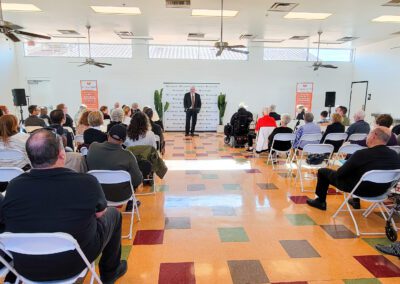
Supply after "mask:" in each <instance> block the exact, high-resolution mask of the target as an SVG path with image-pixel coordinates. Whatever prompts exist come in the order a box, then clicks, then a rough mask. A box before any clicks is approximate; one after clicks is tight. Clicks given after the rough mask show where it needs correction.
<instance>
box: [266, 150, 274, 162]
mask: <svg viewBox="0 0 400 284" xmlns="http://www.w3.org/2000/svg"><path fill="white" fill-rule="evenodd" d="M271 153H272V151H269V154H268V159H267V166H268V165H269V161H270V160H271V161H272V156H271ZM273 165H274V162H273V161H272V166H273Z"/></svg>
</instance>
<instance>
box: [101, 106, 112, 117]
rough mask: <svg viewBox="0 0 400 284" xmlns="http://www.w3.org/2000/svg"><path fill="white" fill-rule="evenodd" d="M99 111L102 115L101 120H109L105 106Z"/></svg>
mask: <svg viewBox="0 0 400 284" xmlns="http://www.w3.org/2000/svg"><path fill="white" fill-rule="evenodd" d="M100 111H101V113H102V114H103V119H104V120H106V119H111V118H110V115H109V114H108V107H107V106H102V107H101V108H100Z"/></svg>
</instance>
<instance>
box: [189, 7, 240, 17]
mask: <svg viewBox="0 0 400 284" xmlns="http://www.w3.org/2000/svg"><path fill="white" fill-rule="evenodd" d="M238 13H239V11H234V10H223V16H224V17H235V16H236V15H237V14H238ZM192 16H203V17H221V10H206V9H193V10H192Z"/></svg>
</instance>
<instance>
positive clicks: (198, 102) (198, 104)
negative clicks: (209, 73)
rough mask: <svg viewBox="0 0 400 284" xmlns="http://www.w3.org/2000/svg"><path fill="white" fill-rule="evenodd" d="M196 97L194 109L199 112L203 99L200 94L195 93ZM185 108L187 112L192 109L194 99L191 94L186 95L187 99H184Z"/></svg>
mask: <svg viewBox="0 0 400 284" xmlns="http://www.w3.org/2000/svg"><path fill="white" fill-rule="evenodd" d="M194 97H195V98H194V108H195V109H196V111H197V112H199V111H200V109H201V98H200V95H199V94H198V93H195V95H194ZM183 107H184V108H185V111H187V110H188V109H190V108H191V107H192V98H191V95H190V93H186V94H185V97H184V98H183Z"/></svg>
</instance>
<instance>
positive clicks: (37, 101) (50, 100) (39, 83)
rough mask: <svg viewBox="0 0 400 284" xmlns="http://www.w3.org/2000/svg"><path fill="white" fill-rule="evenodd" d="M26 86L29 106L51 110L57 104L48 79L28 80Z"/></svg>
mask: <svg viewBox="0 0 400 284" xmlns="http://www.w3.org/2000/svg"><path fill="white" fill-rule="evenodd" d="M28 86H29V94H28V95H29V96H30V97H29V102H30V104H31V105H38V106H46V107H48V108H49V110H51V109H52V108H53V106H55V104H57V102H56V101H55V99H56V96H54V94H53V92H52V87H51V81H50V80H49V79H29V80H28Z"/></svg>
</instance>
